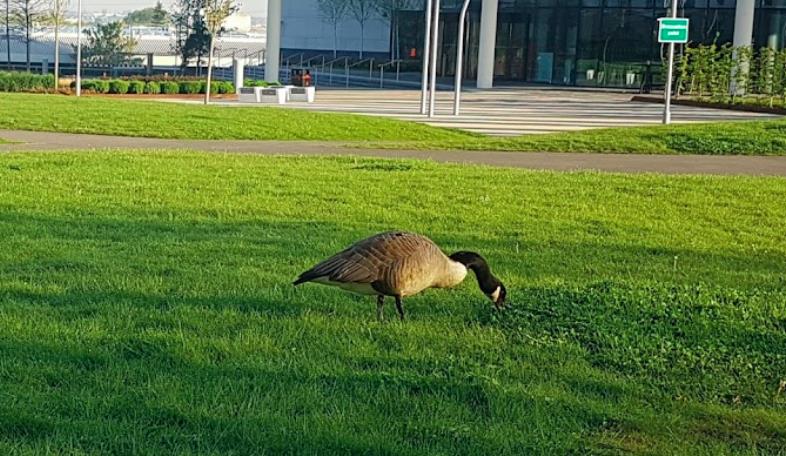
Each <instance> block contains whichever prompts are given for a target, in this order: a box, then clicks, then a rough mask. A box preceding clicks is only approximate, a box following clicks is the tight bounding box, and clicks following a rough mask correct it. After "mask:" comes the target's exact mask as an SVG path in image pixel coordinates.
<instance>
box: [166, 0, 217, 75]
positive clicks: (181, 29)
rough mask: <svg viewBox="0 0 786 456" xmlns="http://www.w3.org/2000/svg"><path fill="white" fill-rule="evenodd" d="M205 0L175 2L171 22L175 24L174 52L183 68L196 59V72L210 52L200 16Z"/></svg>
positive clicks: (207, 33)
mask: <svg viewBox="0 0 786 456" xmlns="http://www.w3.org/2000/svg"><path fill="white" fill-rule="evenodd" d="M206 3H207V1H206V0H177V3H176V4H175V12H174V14H173V15H172V20H173V22H174V24H175V37H176V39H175V51H176V52H177V53H178V54H180V56H181V59H182V63H181V65H182V66H183V68H185V67H187V66H188V64H189V62H191V61H192V60H194V59H196V65H197V72H198V73H199V72H200V71H201V69H202V59H203V58H204V57H205V56H206V55H207V54H208V53H209V52H210V32H209V31H208V29H207V24H206V23H205V18H204V16H203V15H202V13H203V12H204V6H205V4H206Z"/></svg>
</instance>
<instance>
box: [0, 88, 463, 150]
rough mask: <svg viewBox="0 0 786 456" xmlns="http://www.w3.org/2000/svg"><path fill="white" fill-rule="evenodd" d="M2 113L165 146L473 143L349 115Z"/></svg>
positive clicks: (112, 107) (26, 97) (179, 109)
mask: <svg viewBox="0 0 786 456" xmlns="http://www.w3.org/2000/svg"><path fill="white" fill-rule="evenodd" d="M0 112H1V113H3V114H2V116H0V128H5V129H19V130H32V131H52V132H63V133H89V134H96V135H118V136H136V137H150V138H167V139H258V140H319V141H356V140H360V141H408V140H410V141H421V140H430V141H442V140H460V139H461V138H470V137H472V136H473V135H470V134H468V133H463V132H459V131H454V130H444V129H440V128H432V127H429V126H427V125H422V124H415V123H411V122H404V121H400V120H395V119H386V118H379V117H371V116H358V115H352V114H333V113H319V112H309V111H301V110H295V109H279V108H259V107H243V108H226V107H220V106H201V105H185V104H180V103H161V102H150V101H147V102H145V101H134V100H128V99H120V100H112V99H107V98H91V97H84V98H81V99H78V98H76V97H65V96H60V95H40V94H16V93H6V94H2V95H0Z"/></svg>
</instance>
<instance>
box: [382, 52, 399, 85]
mask: <svg viewBox="0 0 786 456" xmlns="http://www.w3.org/2000/svg"><path fill="white" fill-rule="evenodd" d="M392 65H395V66H396V81H398V80H400V79H401V59H394V60H391V61H389V62H385V63H381V64H379V65H378V66H379V88H380V89H382V88H384V87H385V67H387V66H392Z"/></svg>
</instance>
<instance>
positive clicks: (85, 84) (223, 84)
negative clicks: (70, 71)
mask: <svg viewBox="0 0 786 456" xmlns="http://www.w3.org/2000/svg"><path fill="white" fill-rule="evenodd" d="M206 88H207V83H206V82H205V81H160V82H158V81H150V82H144V81H138V80H131V81H126V80H124V79H113V80H109V81H107V80H103V79H86V80H84V81H82V90H84V91H87V92H94V93H111V94H117V95H125V94H128V93H130V94H143V93H146V94H150V95H158V94H160V93H163V94H167V95H174V94H194V95H196V94H203V93H205V89H206ZM210 92H211V93H214V94H228V93H235V86H234V84H232V83H231V82H227V81H213V82H212V83H211V90H210Z"/></svg>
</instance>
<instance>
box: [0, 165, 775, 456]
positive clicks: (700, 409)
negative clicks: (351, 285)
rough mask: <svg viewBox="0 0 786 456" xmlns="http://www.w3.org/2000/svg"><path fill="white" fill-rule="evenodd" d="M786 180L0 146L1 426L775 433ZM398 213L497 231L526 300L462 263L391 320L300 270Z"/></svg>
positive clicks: (333, 442) (224, 435)
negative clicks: (454, 282) (504, 306)
mask: <svg viewBox="0 0 786 456" xmlns="http://www.w3.org/2000/svg"><path fill="white" fill-rule="evenodd" d="M784 199H786V180H783V179H776V178H745V177H723V178H722V177H689V176H672V177H668V176H657V175H635V176H628V175H614V174H597V173H553V172H531V171H522V170H507V169H493V168H483V167H465V166H453V165H437V164H434V163H430V162H415V161H386V160H372V159H356V158H329V159H320V158H269V157H255V156H237V155H211V154H193V153H150V152H128V153H118V152H106V153H63V154H42V155H35V154H7V155H3V156H0V303H2V304H1V306H0V347H2V352H3V356H2V360H1V361H0V391H2V393H0V410H4V411H5V412H0V450H2V451H3V452H4V453H7V454H41V453H45V452H47V451H48V452H55V453H77V454H79V453H82V454H128V453H147V454H172V453H179V454H280V453H300V454H315V453H319V454H347V453H356V454H357V453H364V454H435V453H442V454H488V453H489V452H494V453H499V454H533V453H534V454H565V453H571V452H572V453H578V454H588V453H598V452H604V451H606V452H611V453H621V452H627V453H632V454H708V455H709V454H712V455H716V454H777V453H778V452H779V451H781V452H782V451H784V449H785V448H784V442H786V433H785V432H784V429H786V413H784V406H786V397H784V393H783V392H780V393H779V392H778V388H779V383H780V381H781V380H782V379H783V372H784V371H786V355H784V353H786V276H785V274H786V273H785V271H786V237H785V236H786V235H785V234H784V232H783V229H782V227H783V226H784V221H786V207H784V205H783V204H782V201H784ZM392 228H404V229H409V230H413V231H417V232H421V233H424V234H428V235H430V236H431V237H433V238H434V239H435V240H436V241H437V242H439V243H440V244H441V245H442V246H444V248H445V249H446V250H448V251H452V250H458V249H473V250H477V251H479V252H481V253H483V254H484V255H486V256H487V257H488V259H489V261H490V262H491V264H492V266H493V267H494V269H495V272H496V273H497V274H498V275H499V276H500V277H501V278H502V279H503V280H504V281H505V282H506V284H508V285H509V289H510V291H511V296H510V300H511V303H512V304H513V308H512V309H511V310H510V311H509V312H507V313H505V314H501V315H497V314H495V313H493V312H492V310H491V309H490V306H489V304H488V302H487V301H486V299H485V297H483V296H482V295H481V293H480V292H479V291H478V290H477V286H476V284H474V283H472V280H468V281H467V283H466V284H464V285H463V286H461V287H459V288H458V289H456V290H452V291H432V292H428V293H425V294H424V295H422V296H418V297H415V298H412V299H409V300H408V301H407V306H408V309H409V315H410V317H411V320H410V321H408V322H406V323H403V324H400V323H397V322H391V323H387V324H382V325H380V324H378V323H377V322H376V321H375V309H374V304H373V303H372V302H371V301H370V300H368V299H363V298H358V297H353V296H351V295H348V294H345V293H343V292H340V291H337V290H333V289H328V288H321V287H318V286H305V287H303V288H299V289H293V288H292V287H291V286H290V282H291V280H292V279H293V278H294V277H295V276H296V275H297V273H299V272H301V271H302V270H303V269H305V268H306V267H308V266H310V265H311V264H313V263H314V262H316V261H318V260H320V259H321V258H323V257H324V256H326V255H328V254H330V253H333V252H335V251H336V250H338V249H340V248H342V247H344V246H345V245H347V244H348V243H350V242H352V241H354V240H356V239H357V238H359V237H361V236H365V235H368V234H370V233H374V232H377V231H382V230H386V229H392ZM391 310H392V309H388V311H389V312H390V311H391ZM389 316H392V314H389Z"/></svg>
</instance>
